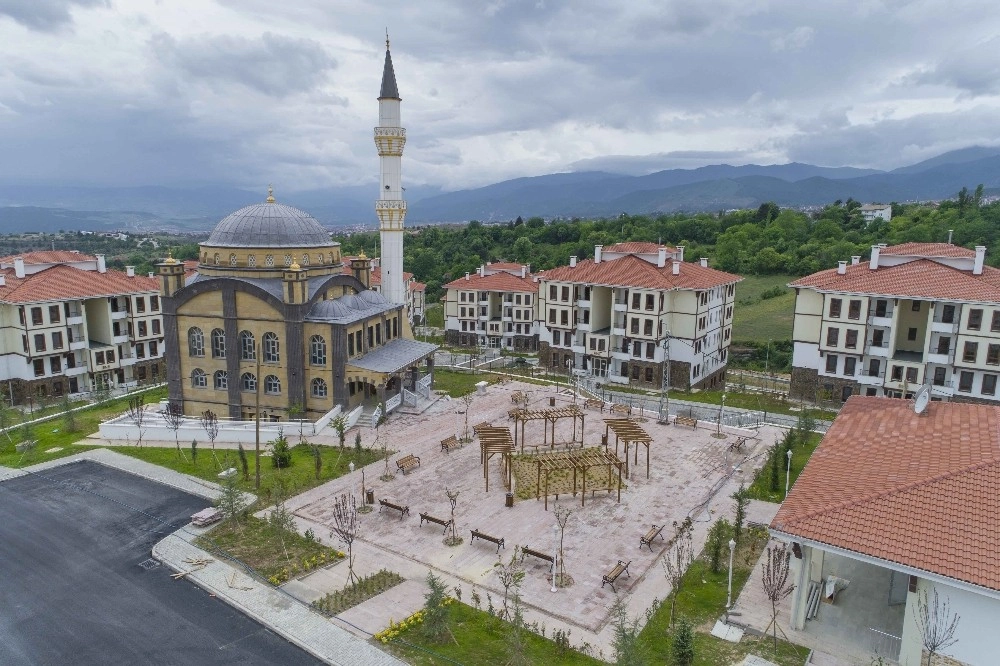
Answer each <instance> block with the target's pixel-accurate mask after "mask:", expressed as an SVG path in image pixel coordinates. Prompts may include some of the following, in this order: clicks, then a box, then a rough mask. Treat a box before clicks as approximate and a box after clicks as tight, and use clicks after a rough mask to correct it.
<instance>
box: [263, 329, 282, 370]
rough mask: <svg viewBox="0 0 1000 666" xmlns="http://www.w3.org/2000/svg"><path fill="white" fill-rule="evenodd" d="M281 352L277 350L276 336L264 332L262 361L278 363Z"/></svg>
mask: <svg viewBox="0 0 1000 666" xmlns="http://www.w3.org/2000/svg"><path fill="white" fill-rule="evenodd" d="M280 360H281V354H280V353H279V352H278V336H277V335H275V334H274V333H265V334H264V363H278V362H280Z"/></svg>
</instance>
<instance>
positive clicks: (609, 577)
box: [601, 546, 641, 593]
mask: <svg viewBox="0 0 1000 666" xmlns="http://www.w3.org/2000/svg"><path fill="white" fill-rule="evenodd" d="M640 547H641V546H640ZM630 564H632V560H629V561H628V562H624V561H622V560H618V564H616V565H615V568H614V569H612V570H611V571H609V572H608V573H606V574H605V575H604V577H603V579H602V580H603V582H602V583H601V588H602V589H603V588H604V586H605V585H610V586H611V591H612V592H615V593H617V592H618V590H616V589H615V581H616V580H618V577H619V576H621V575H622V574H625V575H626V576H628V577H629V578H631V577H632V576H631V574H629V572H628V565H630Z"/></svg>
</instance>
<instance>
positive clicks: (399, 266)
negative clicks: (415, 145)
mask: <svg viewBox="0 0 1000 666" xmlns="http://www.w3.org/2000/svg"><path fill="white" fill-rule="evenodd" d="M399 103H400V99H399V91H398V90H397V89H396V73H395V72H394V71H393V69H392V56H390V55H389V35H388V33H386V36H385V68H384V69H383V70H382V90H381V92H380V93H379V96H378V127H376V128H375V145H376V146H377V147H378V155H379V163H380V167H381V169H380V170H381V178H380V182H379V197H378V201H376V202H375V212H376V213H377V214H378V221H379V231H380V236H381V243H382V263H381V268H382V295H383V296H385V298H386V300H388V301H389V302H390V303H404V304H405V303H406V288H405V285H404V284H403V218H405V217H406V202H405V201H403V190H402V185H401V183H400V163H401V162H402V158H403V144H405V143H406V130H405V129H403V127H402V126H401V125H400V119H399Z"/></svg>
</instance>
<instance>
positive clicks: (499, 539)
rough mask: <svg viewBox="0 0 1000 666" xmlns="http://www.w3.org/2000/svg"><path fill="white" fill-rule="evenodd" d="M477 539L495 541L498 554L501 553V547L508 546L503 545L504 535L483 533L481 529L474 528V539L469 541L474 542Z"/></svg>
mask: <svg viewBox="0 0 1000 666" xmlns="http://www.w3.org/2000/svg"><path fill="white" fill-rule="evenodd" d="M476 539H485V540H486V541H490V542H492V543H495V544H496V545H497V554H498V555H499V554H500V549H501V548H506V546H504V545H503V537H495V536H490V535H489V534H483V533H482V532H480V531H479V530H472V539H470V540H469V543H472V542H473V541H475V540H476Z"/></svg>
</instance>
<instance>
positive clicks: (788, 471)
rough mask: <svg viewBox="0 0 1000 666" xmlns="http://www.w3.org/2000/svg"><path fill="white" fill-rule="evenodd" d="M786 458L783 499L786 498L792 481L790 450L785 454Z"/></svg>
mask: <svg viewBox="0 0 1000 666" xmlns="http://www.w3.org/2000/svg"><path fill="white" fill-rule="evenodd" d="M785 455H786V456H787V457H788V467H786V468H785V499H787V498H788V487H789V485H790V481H791V479H792V450H791V449H788V452H787V453H786V454H785Z"/></svg>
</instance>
